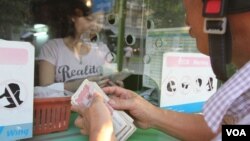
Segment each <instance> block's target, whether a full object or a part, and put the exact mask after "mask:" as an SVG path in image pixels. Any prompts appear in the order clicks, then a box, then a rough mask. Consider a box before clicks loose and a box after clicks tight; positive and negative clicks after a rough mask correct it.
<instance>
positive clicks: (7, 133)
mask: <svg viewBox="0 0 250 141" xmlns="http://www.w3.org/2000/svg"><path fill="white" fill-rule="evenodd" d="M32 131H33V129H32V123H26V124H19V125H13V126H5V127H0V139H1V140H4V141H9V140H18V139H25V138H31V137H32Z"/></svg>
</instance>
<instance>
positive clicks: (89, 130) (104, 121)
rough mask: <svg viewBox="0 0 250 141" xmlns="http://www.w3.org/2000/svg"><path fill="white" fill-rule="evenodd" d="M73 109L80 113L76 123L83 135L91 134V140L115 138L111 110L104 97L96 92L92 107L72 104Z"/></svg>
mask: <svg viewBox="0 0 250 141" xmlns="http://www.w3.org/2000/svg"><path fill="white" fill-rule="evenodd" d="M71 109H72V111H75V112H77V113H78V114H79V116H78V117H77V119H76V120H75V125H76V126H77V127H78V128H80V131H81V133H82V134H83V135H90V140H96V141H98V140H100V141H101V140H113V139H114V138H115V137H114V133H113V132H114V131H113V124H112V117H111V112H110V110H109V108H108V107H107V105H106V104H105V103H104V100H103V97H102V96H100V95H98V94H95V95H94V98H93V101H92V104H91V105H90V107H88V108H87V107H84V106H82V105H79V106H72V108H71Z"/></svg>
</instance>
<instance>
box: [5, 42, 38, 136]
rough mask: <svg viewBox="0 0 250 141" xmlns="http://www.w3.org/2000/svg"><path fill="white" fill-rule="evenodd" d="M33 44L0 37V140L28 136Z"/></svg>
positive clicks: (30, 109)
mask: <svg viewBox="0 0 250 141" xmlns="http://www.w3.org/2000/svg"><path fill="white" fill-rule="evenodd" d="M33 89H34V47H33V46H32V45H31V44H30V43H27V42H18V41H5V40H1V39H0V139H1V140H4V141H6V140H7V141H8V140H18V139H24V138H30V137H32V131H33Z"/></svg>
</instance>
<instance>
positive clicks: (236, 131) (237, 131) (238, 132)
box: [226, 129, 247, 137]
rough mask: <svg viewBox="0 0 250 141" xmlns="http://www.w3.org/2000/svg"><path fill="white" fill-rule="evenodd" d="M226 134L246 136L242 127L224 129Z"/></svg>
mask: <svg viewBox="0 0 250 141" xmlns="http://www.w3.org/2000/svg"><path fill="white" fill-rule="evenodd" d="M226 133H227V136H235V137H237V136H247V134H246V132H245V130H244V129H226Z"/></svg>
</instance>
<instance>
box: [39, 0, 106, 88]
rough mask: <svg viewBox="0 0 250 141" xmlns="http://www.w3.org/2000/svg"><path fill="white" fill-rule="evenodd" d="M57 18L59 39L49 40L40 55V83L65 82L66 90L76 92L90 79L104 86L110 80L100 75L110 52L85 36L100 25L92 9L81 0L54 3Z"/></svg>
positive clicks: (55, 17) (55, 24)
mask: <svg viewBox="0 0 250 141" xmlns="http://www.w3.org/2000/svg"><path fill="white" fill-rule="evenodd" d="M52 8H53V10H58V11H56V12H55V11H54V12H53V13H52V14H54V17H53V21H52V22H50V23H51V24H52V25H53V24H54V26H52V27H56V28H55V29H54V31H56V33H57V35H59V36H57V37H58V38H55V39H52V40H49V41H48V42H47V43H45V44H44V46H43V47H42V48H41V50H40V54H39V56H38V58H37V60H38V67H39V85H40V86H46V85H49V84H52V83H56V82H64V89H66V90H68V91H71V92H74V91H76V90H77V88H78V87H79V85H80V84H81V82H82V81H83V80H84V79H86V78H88V79H89V80H92V81H96V82H98V84H99V86H100V87H104V86H106V85H108V83H109V81H110V80H108V79H103V77H101V76H100V74H101V73H102V66H103V65H104V64H105V62H106V61H105V55H106V54H107V52H101V51H100V50H98V47H97V46H96V44H91V43H86V42H83V40H81V36H82V35H83V34H85V33H88V32H90V30H91V29H93V28H96V27H93V26H95V24H94V21H95V20H94V18H93V17H92V16H91V10H90V8H89V7H87V6H86V5H85V3H83V2H82V1H81V0H70V1H69V0H68V1H67V0H60V2H58V3H54V5H53V7H52Z"/></svg>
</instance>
